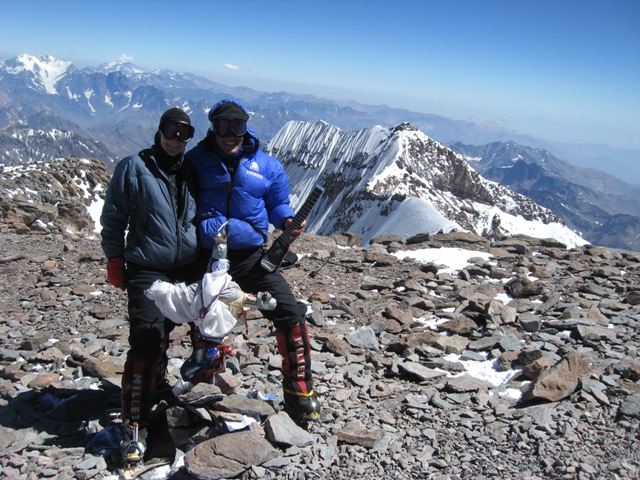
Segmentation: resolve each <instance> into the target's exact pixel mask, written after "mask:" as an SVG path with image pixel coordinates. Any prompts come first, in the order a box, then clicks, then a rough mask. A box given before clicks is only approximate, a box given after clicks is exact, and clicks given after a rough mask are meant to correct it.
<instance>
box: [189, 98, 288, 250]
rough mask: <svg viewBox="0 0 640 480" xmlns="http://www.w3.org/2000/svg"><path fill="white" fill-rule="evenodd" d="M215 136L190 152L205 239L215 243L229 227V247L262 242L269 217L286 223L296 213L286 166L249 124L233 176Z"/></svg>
mask: <svg viewBox="0 0 640 480" xmlns="http://www.w3.org/2000/svg"><path fill="white" fill-rule="evenodd" d="M214 108H215V107H214ZM213 141H215V140H214V138H213V135H212V133H210V134H209V136H208V137H206V138H205V139H204V140H203V141H201V142H200V143H199V144H198V145H197V146H195V147H194V148H192V149H191V150H189V151H188V152H187V153H186V157H187V158H188V159H189V160H190V161H191V163H192V164H193V166H194V168H195V169H196V171H197V172H198V182H199V186H200V198H199V200H198V219H199V220H200V226H199V230H198V233H199V234H200V242H201V245H202V246H203V247H204V248H208V249H210V248H212V247H213V246H214V240H213V239H214V238H215V237H216V236H217V235H218V234H219V233H225V232H226V233H227V235H228V238H227V247H228V248H229V250H241V249H249V248H255V247H261V246H263V245H264V243H265V242H266V240H267V233H268V231H269V223H271V224H272V225H273V226H275V227H276V228H283V227H284V223H285V221H286V219H287V218H288V217H293V216H294V215H295V212H294V211H293V210H292V209H291V207H290V206H289V179H288V177H287V174H286V172H285V170H284V167H283V166H282V164H281V163H280V162H279V161H278V160H277V159H276V158H274V157H272V156H270V155H267V154H266V153H264V152H263V151H262V150H260V148H259V147H260V141H259V140H258V138H257V136H256V134H255V132H254V131H253V130H252V129H248V132H247V134H246V135H245V137H244V144H243V146H242V149H241V151H240V153H239V154H238V156H239V157H240V159H239V163H238V167H237V169H236V173H235V175H234V176H233V180H232V176H231V174H230V173H229V170H228V169H227V167H226V165H225V164H224V162H222V160H221V159H220V158H218V156H216V154H215V153H213V152H212V151H211V150H210V149H208V148H207V144H208V143H209V142H213ZM226 222H228V224H226V225H225V223H226Z"/></svg>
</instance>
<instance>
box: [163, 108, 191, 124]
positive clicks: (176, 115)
mask: <svg viewBox="0 0 640 480" xmlns="http://www.w3.org/2000/svg"><path fill="white" fill-rule="evenodd" d="M170 122H175V123H186V124H187V125H191V119H190V118H189V115H187V114H186V113H185V111H184V110H182V109H180V108H177V107H173V108H170V109H169V110H167V111H166V112H164V113H163V114H162V117H160V123H159V124H158V129H160V128H162V125H164V124H165V123H170Z"/></svg>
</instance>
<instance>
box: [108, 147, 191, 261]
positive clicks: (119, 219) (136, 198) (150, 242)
mask: <svg viewBox="0 0 640 480" xmlns="http://www.w3.org/2000/svg"><path fill="white" fill-rule="evenodd" d="M196 197H197V185H196V182H195V176H194V171H193V168H192V167H191V165H190V164H189V162H188V161H187V160H185V161H184V162H183V165H182V167H181V168H180V169H179V172H178V173H177V174H176V178H175V184H174V183H173V182H172V181H171V180H170V179H169V178H168V177H167V175H166V174H165V173H164V172H163V171H162V170H161V169H160V168H159V167H158V165H157V163H156V159H155V158H154V157H153V154H152V150H151V149H145V150H142V151H141V152H140V153H139V154H138V155H132V156H130V157H127V158H124V159H122V160H121V161H120V162H118V165H116V169H115V171H114V173H113V176H112V177H111V181H110V182H109V187H108V189H107V194H106V199H105V203H104V206H103V208H102V215H101V217H100V223H101V224H102V231H101V236H102V249H103V251H104V253H105V256H106V257H107V258H113V257H122V256H124V257H125V258H126V259H127V261H129V262H133V263H136V264H138V265H143V266H146V267H151V268H154V269H156V270H162V271H170V270H173V269H175V268H177V267H181V266H184V265H187V264H189V263H192V262H194V261H195V260H196V258H197V255H198V243H197V227H196ZM127 230H128V231H127ZM125 232H126V235H127V237H126V244H125Z"/></svg>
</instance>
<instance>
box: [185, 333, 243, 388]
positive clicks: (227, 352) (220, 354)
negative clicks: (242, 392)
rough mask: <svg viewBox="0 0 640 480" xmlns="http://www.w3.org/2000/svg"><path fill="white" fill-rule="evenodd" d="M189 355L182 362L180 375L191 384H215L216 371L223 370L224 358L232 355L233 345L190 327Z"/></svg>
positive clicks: (220, 371)
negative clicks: (190, 349) (206, 336)
mask: <svg viewBox="0 0 640 480" xmlns="http://www.w3.org/2000/svg"><path fill="white" fill-rule="evenodd" d="M191 344H192V348H193V350H192V352H191V356H190V357H189V358H188V359H187V360H186V361H185V362H184V363H183V364H182V367H181V368H180V376H181V377H182V379H183V380H184V381H187V382H191V384H193V385H197V384H198V383H209V384H215V377H216V374H217V373H222V372H224V371H225V359H226V358H228V357H233V356H234V352H233V347H231V346H229V345H226V344H225V343H223V342H222V339H215V340H214V339H208V338H205V337H204V336H202V335H201V334H200V332H199V331H198V329H197V328H192V329H191Z"/></svg>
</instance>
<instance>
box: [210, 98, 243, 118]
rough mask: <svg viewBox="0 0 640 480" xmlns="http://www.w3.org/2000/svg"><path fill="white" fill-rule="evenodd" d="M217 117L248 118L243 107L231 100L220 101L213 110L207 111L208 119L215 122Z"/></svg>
mask: <svg viewBox="0 0 640 480" xmlns="http://www.w3.org/2000/svg"><path fill="white" fill-rule="evenodd" d="M219 118H239V119H240V120H249V114H248V113H247V112H246V110H245V109H244V108H242V107H241V106H240V105H238V104H237V103H235V102H233V101H228V102H224V103H222V104H221V105H220V106H218V107H217V108H216V109H215V110H211V111H210V112H209V121H210V122H211V123H213V122H215V121H216V120H218V119H219Z"/></svg>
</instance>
